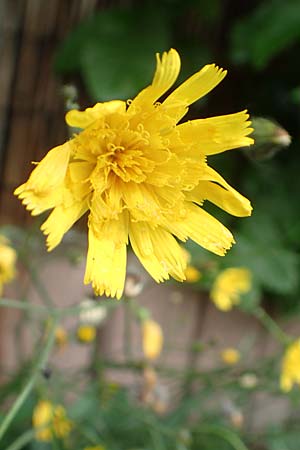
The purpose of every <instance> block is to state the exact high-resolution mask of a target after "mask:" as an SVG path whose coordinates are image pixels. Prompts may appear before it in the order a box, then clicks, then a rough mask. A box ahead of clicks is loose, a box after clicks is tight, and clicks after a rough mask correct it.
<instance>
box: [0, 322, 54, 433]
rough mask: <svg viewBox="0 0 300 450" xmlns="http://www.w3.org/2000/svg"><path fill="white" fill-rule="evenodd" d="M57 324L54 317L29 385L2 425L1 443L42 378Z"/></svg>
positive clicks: (0, 431) (27, 384)
mask: <svg viewBox="0 0 300 450" xmlns="http://www.w3.org/2000/svg"><path fill="white" fill-rule="evenodd" d="M57 322H58V318H57V316H53V322H52V327H51V329H50V330H49V334H48V337H47V341H46V343H45V347H44V349H43V351H42V353H41V355H40V357H39V358H38V360H37V362H36V364H35V365H34V367H33V370H32V374H31V376H30V377H29V379H28V381H27V383H26V384H25V386H24V388H23V390H22V391H21V392H20V394H19V396H18V397H17V398H16V400H15V402H14V403H13V405H12V407H11V408H10V410H9V411H8V413H7V415H6V416H5V418H4V420H3V422H2V424H1V425H0V441H1V439H2V438H3V435H4V434H5V432H6V430H7V429H8V427H9V425H10V424H11V422H12V420H13V419H14V417H15V416H16V414H17V413H18V411H19V409H20V408H21V406H22V405H23V403H24V402H25V400H26V399H27V397H28V395H29V394H30V392H31V390H32V388H33V387H34V385H35V382H36V381H37V379H38V377H39V376H40V371H41V370H42V369H43V368H44V366H45V364H46V362H47V360H48V357H49V354H50V352H51V349H52V346H53V344H54V339H55V330H56V327H57Z"/></svg>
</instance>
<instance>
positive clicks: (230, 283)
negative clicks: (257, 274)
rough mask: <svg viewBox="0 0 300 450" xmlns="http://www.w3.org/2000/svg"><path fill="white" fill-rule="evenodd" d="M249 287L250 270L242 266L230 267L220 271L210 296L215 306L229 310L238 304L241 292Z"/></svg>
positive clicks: (244, 291)
mask: <svg viewBox="0 0 300 450" xmlns="http://www.w3.org/2000/svg"><path fill="white" fill-rule="evenodd" d="M250 289H251V272H250V271H249V270H248V269H244V268H242V267H232V268H229V269H225V270H223V272H221V273H220V274H219V275H218V276H217V278H216V280H215V282H214V284H213V286H212V289H211V291H210V298H211V299H212V301H213V302H214V304H215V305H216V307H217V308H219V309H221V310H222V311H229V310H230V309H232V307H233V306H234V305H238V304H239V302H240V297H241V295H242V294H246V293H247V292H249V291H250Z"/></svg>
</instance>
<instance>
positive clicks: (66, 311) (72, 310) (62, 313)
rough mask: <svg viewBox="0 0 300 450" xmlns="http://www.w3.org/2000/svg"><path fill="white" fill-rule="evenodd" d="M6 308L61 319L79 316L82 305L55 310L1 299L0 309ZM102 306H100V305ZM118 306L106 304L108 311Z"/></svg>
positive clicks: (92, 307) (112, 303)
mask: <svg viewBox="0 0 300 450" xmlns="http://www.w3.org/2000/svg"><path fill="white" fill-rule="evenodd" d="M1 306H2V307H5V308H15V309H23V310H26V311H29V312H33V313H36V314H47V315H55V316H56V315H59V317H60V318H63V317H66V316H72V315H77V314H78V313H79V312H80V311H81V309H82V306H81V305H75V306H68V307H67V308H55V307H49V308H48V307H47V306H44V305H33V304H32V303H25V302H22V301H19V300H12V299H10V298H1V299H0V307H1ZM99 306H100V305H99ZM116 306H117V303H115V302H111V303H110V304H106V305H105V307H106V308H107V309H110V310H111V309H113V308H115V307H116ZM94 308H95V306H94V305H92V306H91V309H94Z"/></svg>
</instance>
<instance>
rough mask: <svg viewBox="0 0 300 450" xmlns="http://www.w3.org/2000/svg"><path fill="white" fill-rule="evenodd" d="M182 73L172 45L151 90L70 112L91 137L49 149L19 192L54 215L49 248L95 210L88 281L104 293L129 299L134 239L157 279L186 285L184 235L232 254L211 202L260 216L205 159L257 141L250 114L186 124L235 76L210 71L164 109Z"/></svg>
mask: <svg viewBox="0 0 300 450" xmlns="http://www.w3.org/2000/svg"><path fill="white" fill-rule="evenodd" d="M179 70H180V58H179V55H178V53H177V52H176V51H175V50H173V49H171V50H170V51H169V52H167V53H166V52H165V53H163V55H162V57H160V56H159V55H157V67H156V71H155V74H154V77H153V81H152V84H151V85H150V86H148V87H146V88H145V89H144V90H142V91H141V92H140V93H139V94H138V95H137V96H136V97H135V98H134V99H133V100H131V101H128V102H127V103H126V102H124V101H120V100H115V101H110V102H105V103H97V104H96V105H95V106H94V107H92V108H87V109H86V110H85V111H77V110H72V111H69V112H68V113H67V115H66V121H67V124H68V125H70V126H72V127H77V128H80V129H81V130H82V131H81V132H80V133H79V134H76V135H74V137H73V138H72V139H71V140H70V141H68V142H66V143H65V144H63V145H61V146H58V147H55V148H54V149H52V150H50V151H49V153H48V154H47V155H46V156H45V158H44V159H43V160H42V161H41V162H40V163H39V164H38V165H37V167H36V168H35V169H34V170H33V172H32V174H31V175H30V177H29V179H28V181H27V182H26V183H25V184H23V185H21V186H19V187H18V188H17V189H16V191H15V194H16V195H17V196H19V198H20V199H22V201H23V203H24V204H25V205H26V207H27V209H29V210H31V213H32V214H33V215H37V214H40V213H42V212H44V211H46V210H48V209H53V211H52V213H51V214H50V216H49V217H48V219H47V220H46V222H45V223H44V224H43V225H42V227H41V229H42V231H43V232H44V233H45V234H46V235H47V245H48V249H49V250H52V249H53V248H54V247H56V246H57V245H58V244H59V243H60V241H61V239H62V237H63V236H64V234H65V233H66V232H67V231H68V230H69V229H70V228H71V227H72V225H73V224H74V223H75V222H76V221H77V220H78V219H79V218H80V217H81V216H82V215H83V214H84V213H86V212H87V211H88V212H89V220H88V228H89V248H88V255H87V265H86V273H85V283H92V285H93V288H94V290H95V292H96V294H99V295H102V294H106V295H107V296H111V297H115V296H116V297H117V298H120V297H121V295H122V292H123V287H124V281H125V272H126V247H127V244H128V242H129V240H130V243H131V246H132V248H133V251H134V252H135V254H136V255H137V257H138V258H139V259H140V261H141V263H142V264H143V266H144V267H145V268H146V270H147V271H148V272H149V273H150V275H151V276H152V277H153V278H154V279H155V280H156V281H157V282H160V281H163V280H166V279H168V278H169V276H170V275H171V276H172V277H173V278H175V279H177V280H180V281H182V280H184V279H185V274H184V270H185V266H186V262H185V259H184V257H183V255H182V251H181V248H180V246H179V244H178V242H177V240H176V238H178V239H179V240H181V241H186V240H187V239H189V238H190V239H192V240H194V241H195V242H197V243H198V244H199V245H201V246H202V247H204V248H206V249H207V250H209V251H212V252H214V253H216V254H218V255H224V254H225V252H226V250H227V249H229V248H230V247H231V245H232V243H233V242H234V240H233V237H232V235H231V233H230V231H228V230H227V229H226V228H225V227H224V226H223V225H222V224H221V223H219V222H218V221H217V220H216V219H215V218H214V217H212V216H211V215H209V214H208V213H207V212H205V211H204V210H203V209H202V208H201V205H202V203H203V201H204V200H206V199H207V200H209V201H211V202H213V203H215V204H216V205H218V206H219V207H221V208H223V209H224V210H226V211H227V212H229V213H231V214H234V215H236V216H248V215H250V213H251V206H250V203H249V201H248V200H247V199H246V198H244V197H243V196H242V195H240V194H239V193H238V192H236V191H235V190H234V189H233V188H232V187H231V186H229V185H228V184H227V183H226V181H225V180H224V179H223V178H222V177H221V176H220V175H219V174H218V173H217V172H215V171H214V170H213V169H212V168H210V167H209V166H208V165H207V163H206V157H207V155H212V154H215V153H220V152H223V151H225V150H228V149H231V148H237V147H243V146H247V145H249V144H252V142H253V140H252V139H251V138H249V137H247V136H248V134H250V133H251V131H252V129H251V128H249V125H250V122H249V121H248V120H247V119H248V114H247V113H246V111H242V112H239V113H236V114H230V115H226V116H219V117H213V118H209V119H199V120H192V121H188V122H185V123H180V124H179V125H178V122H179V121H180V120H181V119H182V118H183V116H184V115H185V114H186V112H187V111H188V107H189V105H191V104H192V103H194V102H195V101H196V100H198V99H199V98H200V97H202V96H204V95H205V94H207V93H208V92H209V91H211V90H212V89H213V88H214V87H215V86H217V84H219V83H220V82H221V81H222V80H223V78H224V77H225V75H226V71H223V70H222V69H219V68H218V67H217V66H215V65H214V64H211V65H207V66H205V67H204V68H203V69H202V70H200V71H199V72H197V73H196V74H194V75H193V76H192V77H190V78H189V79H188V80H186V81H185V82H184V83H183V84H182V85H181V86H179V87H178V88H177V89H175V90H174V91H173V92H172V93H171V94H170V95H169V96H168V97H167V98H166V99H165V100H163V101H162V102H161V103H159V102H158V100H159V99H160V97H161V96H162V95H164V94H165V93H166V92H167V91H168V89H169V88H170V87H171V86H172V85H173V84H174V82H175V81H176V79H177V76H178V73H179ZM175 237H176V238H175Z"/></svg>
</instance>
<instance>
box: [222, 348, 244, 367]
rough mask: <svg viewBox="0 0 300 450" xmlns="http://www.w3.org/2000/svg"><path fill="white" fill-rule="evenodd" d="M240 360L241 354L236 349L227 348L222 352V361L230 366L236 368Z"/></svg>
mask: <svg viewBox="0 0 300 450" xmlns="http://www.w3.org/2000/svg"><path fill="white" fill-rule="evenodd" d="M240 358H241V354H240V352H239V351H238V350H236V349H235V348H225V349H224V350H223V351H222V352H221V359H222V361H223V362H224V363H225V364H227V365H228V366H234V365H235V364H237V363H238V362H239V360H240Z"/></svg>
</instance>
